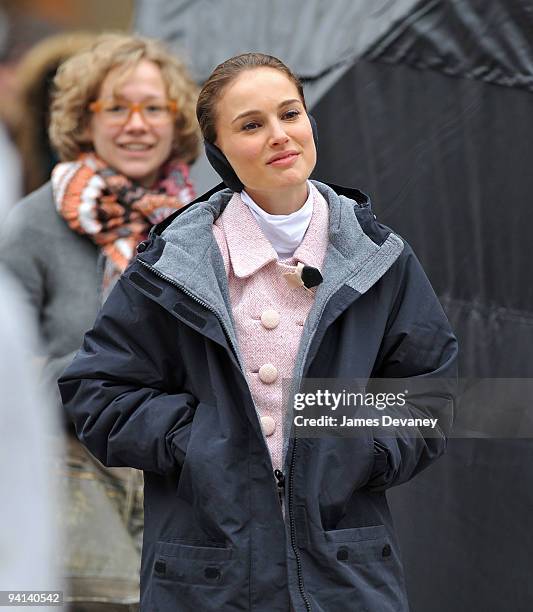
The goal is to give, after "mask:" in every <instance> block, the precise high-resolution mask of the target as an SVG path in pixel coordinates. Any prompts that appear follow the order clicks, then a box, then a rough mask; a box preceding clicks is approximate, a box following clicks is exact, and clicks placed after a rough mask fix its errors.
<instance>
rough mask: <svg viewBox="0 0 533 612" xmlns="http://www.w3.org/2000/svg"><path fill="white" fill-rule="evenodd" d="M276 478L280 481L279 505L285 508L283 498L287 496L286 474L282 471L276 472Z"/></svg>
mask: <svg viewBox="0 0 533 612" xmlns="http://www.w3.org/2000/svg"><path fill="white" fill-rule="evenodd" d="M274 476H275V477H276V480H277V481H278V483H277V484H278V497H279V504H280V506H281V507H283V497H284V496H285V474H284V473H283V472H282V471H281V470H274Z"/></svg>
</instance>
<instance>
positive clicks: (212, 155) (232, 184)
mask: <svg viewBox="0 0 533 612" xmlns="http://www.w3.org/2000/svg"><path fill="white" fill-rule="evenodd" d="M204 147H205V155H206V157H207V159H208V161H209V163H210V164H211V165H212V166H213V168H214V169H215V170H216V172H217V174H218V175H219V176H220V178H221V179H222V180H223V181H224V183H226V187H229V188H230V189H231V190H232V191H238V192H241V191H242V190H243V189H244V185H243V184H242V183H241V180H240V179H239V177H238V176H237V175H236V174H235V170H234V169H233V168H232V167H231V164H230V163H229V161H228V158H227V157H226V156H225V155H224V153H222V151H221V150H220V149H219V148H218V147H217V146H216V145H214V144H212V143H210V142H207V140H204Z"/></svg>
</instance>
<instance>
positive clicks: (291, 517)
mask: <svg viewBox="0 0 533 612" xmlns="http://www.w3.org/2000/svg"><path fill="white" fill-rule="evenodd" d="M342 284H344V282H343V283H342ZM340 286H342V285H340ZM340 286H339V287H340ZM339 287H337V289H335V291H332V292H331V294H330V295H329V296H328V298H327V299H326V300H325V301H324V304H323V305H322V308H321V310H320V316H319V317H318V320H319V321H320V320H321V319H322V315H323V314H324V310H325V309H326V306H327V304H328V302H329V301H330V299H331V298H332V297H333V295H335V293H336V292H337V291H338V290H339ZM315 334H316V329H315V330H314V331H313V333H312V335H311V337H310V338H309V342H308V343H307V347H306V350H305V353H304V355H303V359H302V367H301V369H300V376H299V381H300V386H301V381H302V379H303V375H304V372H305V370H306V367H305V366H306V362H307V356H308V354H309V349H310V348H311V344H312V343H313V340H314V337H315ZM297 444H298V438H294V442H293V444H292V454H291V460H290V463H289V474H288V478H287V479H286V480H287V487H288V491H289V499H288V511H289V528H290V536H291V546H292V550H293V552H294V557H295V559H296V575H297V577H298V588H299V590H300V595H301V596H302V599H303V601H304V604H305V609H306V610H307V612H311V603H310V602H309V599H308V597H307V593H306V592H305V585H304V581H303V570H302V560H301V558H300V553H299V552H298V546H297V542H296V520H295V518H294V510H293V499H294V484H293V476H294V461H295V457H296V446H297ZM284 484H285V479H284Z"/></svg>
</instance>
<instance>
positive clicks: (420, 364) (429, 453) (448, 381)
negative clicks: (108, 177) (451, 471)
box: [368, 245, 458, 491]
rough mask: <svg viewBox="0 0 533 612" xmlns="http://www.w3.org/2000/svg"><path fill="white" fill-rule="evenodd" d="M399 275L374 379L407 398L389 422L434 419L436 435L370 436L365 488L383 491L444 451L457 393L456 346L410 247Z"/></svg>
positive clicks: (396, 431) (410, 431) (407, 431)
mask: <svg viewBox="0 0 533 612" xmlns="http://www.w3.org/2000/svg"><path fill="white" fill-rule="evenodd" d="M398 265H399V270H398V271H399V273H398V274H397V276H396V278H397V281H396V282H397V285H396V291H395V297H394V301H393V303H392V308H391V311H390V315H389V320H388V324H387V331H386V333H385V336H384V339H383V341H382V344H381V348H380V352H379V356H378V359H377V361H376V363H377V366H376V369H375V371H374V373H373V377H375V378H377V379H403V381H404V382H405V383H407V387H408V390H409V393H408V395H407V404H406V406H404V407H403V408H401V409H398V408H396V409H394V408H393V409H392V413H391V410H390V409H387V412H386V414H390V415H391V416H392V417H403V418H405V417H407V418H409V417H413V418H422V419H424V418H426V419H428V418H437V419H438V422H437V426H436V427H435V428H434V429H431V428H429V427H428V428H420V427H414V428H413V427H410V428H407V427H404V426H398V427H395V428H392V431H391V428H388V427H387V428H386V431H385V428H383V429H379V428H378V429H377V430H375V432H374V469H373V471H372V474H371V477H370V480H369V482H368V488H370V489H371V490H376V491H382V490H384V489H387V488H389V487H392V486H395V485H398V484H401V483H403V482H406V481H407V480H409V479H410V478H412V477H413V476H414V475H415V474H417V473H419V472H420V471H422V470H423V469H425V468H426V467H428V466H429V465H430V464H431V463H432V462H433V461H434V460H435V459H437V458H438V457H440V456H441V455H442V453H444V451H445V449H446V438H447V435H448V434H449V433H450V431H451V428H452V425H453V415H454V402H455V395H456V392H457V354H458V345H457V340H456V338H455V336H454V334H453V332H452V330H451V327H450V324H449V322H448V319H447V318H446V315H445V314H444V311H443V309H442V307H441V305H440V303H439V300H438V298H437V296H436V295H435V292H434V291H433V288H432V286H431V284H430V282H429V280H428V278H427V276H426V274H425V273H424V270H423V269H422V266H421V265H420V263H419V261H418V259H417V258H416V256H415V255H414V253H413V252H412V250H411V249H410V247H409V246H408V245H406V246H405V249H404V253H402V256H401V260H400V261H399V262H398Z"/></svg>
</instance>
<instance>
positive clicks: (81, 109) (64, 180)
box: [0, 34, 199, 609]
mask: <svg viewBox="0 0 533 612" xmlns="http://www.w3.org/2000/svg"><path fill="white" fill-rule="evenodd" d="M196 99H197V87H196V85H195V84H194V82H193V81H192V79H191V77H190V76H189V75H188V73H187V71H186V69H185V68H184V66H183V64H182V63H181V61H180V60H178V59H177V58H176V57H174V56H173V55H171V54H170V53H169V52H168V51H167V50H166V49H165V48H164V47H163V46H162V45H161V44H159V43H158V42H156V41H153V40H149V39H143V38H139V37H134V36H129V35H121V34H109V35H102V36H100V37H98V38H97V39H96V40H95V42H94V43H93V44H91V45H90V46H88V47H86V48H85V49H83V50H81V51H80V52H78V53H76V54H75V55H74V56H72V57H71V58H69V59H68V60H67V61H66V62H65V63H63V64H62V65H61V67H60V68H59V70H58V72H57V75H56V77H55V79H54V91H53V101H52V108H51V116H50V138H51V142H52V145H53V146H54V148H55V150H56V151H57V153H58V155H59V158H60V160H61V162H60V163H58V164H57V165H56V166H55V168H54V170H53V172H52V179H51V181H50V182H48V183H47V184H45V185H44V186H43V187H41V188H40V189H38V190H37V191H35V192H33V193H32V194H30V195H29V196H28V197H27V198H25V199H24V200H23V201H21V202H20V203H19V204H18V205H17V206H15V207H14V209H13V210H12V212H11V214H10V215H9V216H8V218H7V221H6V225H5V227H4V228H3V237H4V242H3V245H4V248H3V249H2V254H1V256H0V259H1V260H2V262H3V263H4V264H5V265H6V267H7V268H8V269H9V270H10V271H11V272H12V273H13V274H14V275H15V276H16V277H18V279H19V280H20V282H21V284H22V287H23V289H24V290H25V298H26V302H25V303H26V306H27V308H28V310H29V314H30V316H31V317H32V319H33V320H34V321H35V322H36V323H37V324H38V325H39V329H40V331H41V337H42V344H43V353H44V354H43V355H42V356H41V357H42V359H41V361H42V371H43V378H44V379H45V381H46V382H47V383H49V384H50V385H53V386H54V387H55V388H56V380H57V378H58V377H59V375H60V374H61V372H62V371H63V369H64V368H65V367H66V366H67V365H68V363H69V362H70V361H71V360H72V358H73V357H74V354H75V352H76V350H77V349H78V348H79V346H80V344H81V341H82V338H83V334H84V332H85V331H86V330H87V329H89V328H90V327H91V326H92V325H93V322H94V319H95V317H96V314H97V312H98V309H99V307H100V306H101V304H102V302H103V301H105V299H106V297H107V295H108V293H109V291H110V290H111V289H112V287H113V285H114V283H115V282H116V280H117V279H118V277H119V276H120V274H121V273H122V272H123V270H124V269H125V268H126V266H127V264H128V263H129V261H130V259H131V258H132V256H133V254H134V253H135V246H136V245H137V244H138V243H139V242H140V241H141V240H143V239H144V238H146V236H147V235H148V232H149V230H150V228H151V227H152V225H154V224H155V223H157V222H160V221H162V220H163V219H164V218H165V217H166V216H168V215H169V214H170V213H172V212H174V211H176V210H178V209H179V208H181V207H182V206H183V205H184V204H187V203H188V202H189V201H190V200H191V199H192V198H193V197H194V193H193V187H192V184H191V182H190V179H189V164H190V162H192V161H193V160H194V159H195V158H196V156H197V154H198V144H199V132H198V126H197V123H196V118H195V104H196ZM68 427H69V426H68V425H66V428H67V429H68ZM67 446H68V460H67V463H68V468H69V469H68V476H69V477H68V479H67V484H68V493H67V496H68V500H69V501H68V504H67V507H66V508H65V509H64V524H65V525H67V526H68V527H67V531H68V533H67V534H66V536H65V539H66V542H67V544H68V546H69V547H70V548H69V551H68V552H67V555H66V556H67V558H66V561H65V564H66V570H67V572H68V573H69V574H70V575H71V576H72V577H74V581H73V582H72V583H71V585H70V587H69V590H70V593H71V595H72V596H73V597H75V598H76V600H77V601H79V602H80V603H83V602H84V601H85V600H86V601H91V598H92V597H95V596H96V597H99V598H100V600H101V601H107V602H108V603H109V602H116V603H117V605H118V604H120V603H121V602H122V603H124V605H126V604H127V605H129V604H130V603H134V602H135V600H136V599H137V600H138V563H139V557H138V550H137V549H139V548H140V537H141V535H142V475H141V474H140V472H137V471H136V470H131V469H122V470H121V469H119V470H107V469H105V468H104V467H103V466H102V465H100V464H99V463H97V462H95V461H94V460H93V458H92V457H91V458H90V456H89V455H88V453H86V451H85V449H84V448H83V447H82V446H81V445H80V444H79V443H78V441H77V440H76V438H75V437H74V436H72V435H71V434H70V435H69V436H68V445H67ZM95 481H98V486H96V485H94V486H93V485H92V484H91V483H94V482H95ZM102 484H103V485H104V487H105V489H104V487H102V486H101V485H102ZM90 486H93V488H90V489H88V488H87V487H90ZM104 490H105V491H107V493H108V496H106V495H105V494H104V498H101V496H100V497H99V495H100V494H101V492H102V491H104ZM80 500H81V501H80ZM82 501H83V503H82ZM113 504H115V505H116V512H115V514H112V512H111V510H112V507H113ZM84 509H85V510H84ZM109 530H110V531H109ZM110 538H112V539H113V540H114V541H112V542H111V541H110ZM106 540H107V541H106ZM80 559H81V560H82V561H80ZM80 563H81V565H80ZM87 564H88V565H87ZM117 581H118V582H117ZM117 584H120V585H122V586H121V587H118V586H117ZM136 593H137V595H136ZM91 609H92V608H91Z"/></svg>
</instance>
